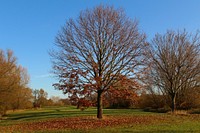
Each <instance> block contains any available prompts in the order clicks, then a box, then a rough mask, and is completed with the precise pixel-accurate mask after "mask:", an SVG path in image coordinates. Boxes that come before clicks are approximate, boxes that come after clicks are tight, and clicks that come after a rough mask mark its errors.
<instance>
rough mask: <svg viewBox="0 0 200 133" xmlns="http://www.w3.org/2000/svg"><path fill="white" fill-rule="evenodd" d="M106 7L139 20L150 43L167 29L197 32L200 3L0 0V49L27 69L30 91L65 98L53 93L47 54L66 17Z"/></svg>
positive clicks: (190, 0)
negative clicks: (86, 10) (95, 7)
mask: <svg viewBox="0 0 200 133" xmlns="http://www.w3.org/2000/svg"><path fill="white" fill-rule="evenodd" d="M100 4H106V5H112V6H114V7H116V8H119V7H122V8H124V10H125V12H126V14H127V16H129V17H130V18H132V19H135V18H136V19H137V20H139V28H140V30H141V31H142V32H145V33H146V34H147V37H148V40H151V39H152V38H153V36H154V35H155V34H156V33H164V32H166V30H167V29H174V30H178V29H180V30H181V29H184V28H185V29H186V30H187V31H189V32H194V31H196V30H198V29H200V0H107V1H106V0H0V49H3V50H6V49H11V50H13V51H14V54H15V56H16V57H17V58H18V64H21V65H22V66H24V67H26V68H27V69H28V73H29V75H30V78H31V80H30V85H29V86H30V87H31V88H32V89H40V88H43V89H44V90H45V91H47V92H48V94H49V97H51V96H53V95H55V96H60V97H65V96H64V95H63V94H62V92H61V91H58V90H54V88H53V87H52V84H53V83H55V82H56V79H55V78H53V77H52V76H51V75H50V71H51V62H50V57H49V55H48V51H49V50H51V49H53V48H55V46H54V40H55V36H56V34H57V33H58V31H59V30H60V28H61V26H63V25H64V23H65V22H66V20H68V19H69V18H76V17H77V16H78V15H79V13H80V11H81V10H85V9H87V8H93V7H94V6H97V5H100Z"/></svg>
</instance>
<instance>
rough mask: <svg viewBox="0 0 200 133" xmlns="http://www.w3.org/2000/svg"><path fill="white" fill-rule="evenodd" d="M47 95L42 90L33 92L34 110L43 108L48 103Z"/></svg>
mask: <svg viewBox="0 0 200 133" xmlns="http://www.w3.org/2000/svg"><path fill="white" fill-rule="evenodd" d="M47 95H48V93H47V92H45V91H44V90H43V89H40V90H33V97H34V101H33V106H34V107H35V108H38V107H39V108H40V107H42V106H44V105H45V104H47V103H48V100H47Z"/></svg>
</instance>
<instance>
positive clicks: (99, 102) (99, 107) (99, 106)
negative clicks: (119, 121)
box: [97, 90, 103, 119]
mask: <svg viewBox="0 0 200 133" xmlns="http://www.w3.org/2000/svg"><path fill="white" fill-rule="evenodd" d="M102 92H103V91H102V90H98V91H97V94H98V96H97V118H98V119H102V118H103V107H102Z"/></svg>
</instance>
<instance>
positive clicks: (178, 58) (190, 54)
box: [148, 30, 200, 112]
mask: <svg viewBox="0 0 200 133" xmlns="http://www.w3.org/2000/svg"><path fill="white" fill-rule="evenodd" d="M149 55H150V58H149V59H150V68H151V70H150V71H149V75H148V76H149V77H150V78H149V81H150V82H151V83H152V87H153V90H159V92H161V93H162V94H164V95H165V96H167V97H168V98H169V99H170V101H171V105H170V106H171V109H172V112H174V111H175V110H176V100H177V99H178V98H181V97H180V96H181V95H182V94H183V93H185V92H189V91H188V90H194V89H192V88H194V87H196V86H197V85H198V84H199V81H198V80H197V78H198V76H199V75H200V38H199V34H198V33H196V34H195V35H192V34H189V33H188V32H186V31H185V30H184V31H178V32H175V31H168V32H167V33H166V34H164V35H160V34H157V35H156V36H155V38H154V39H153V41H152V43H151V51H150V54H149ZM186 90H187V91H186Z"/></svg>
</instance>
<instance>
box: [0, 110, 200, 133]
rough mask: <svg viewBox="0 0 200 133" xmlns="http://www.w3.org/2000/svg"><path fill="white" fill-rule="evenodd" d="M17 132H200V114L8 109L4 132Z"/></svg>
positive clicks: (0, 128) (1, 123) (0, 127)
mask: <svg viewBox="0 0 200 133" xmlns="http://www.w3.org/2000/svg"><path fill="white" fill-rule="evenodd" d="M4 132H5V133H10V132H13V133H16V132H19V133H21V132H23V133H24V132H34V133H43V132H44V133H45V132H56V133H62V132H74V133H75V132H94V133H96V132H97V133H101V132H102V133H105V132H109V133H110V132H113V133H115V132H117V133H118V132H139V133H141V132H144V133H148V132H152V133H154V132H159V133H163V132H173V133H174V132H175V133H176V132H177V133H179V132H200V115H195V114H192V115H191V114H190V115H171V114H161V113H160V114H158V113H149V112H143V111H141V110H138V109H104V118H103V119H102V120H98V119H97V118H96V109H95V108H89V109H86V110H84V111H81V110H79V109H76V107H72V106H70V107H46V108H42V109H37V110H21V111H15V112H12V111H11V112H8V115H7V118H4V119H3V120H0V133H4Z"/></svg>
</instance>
